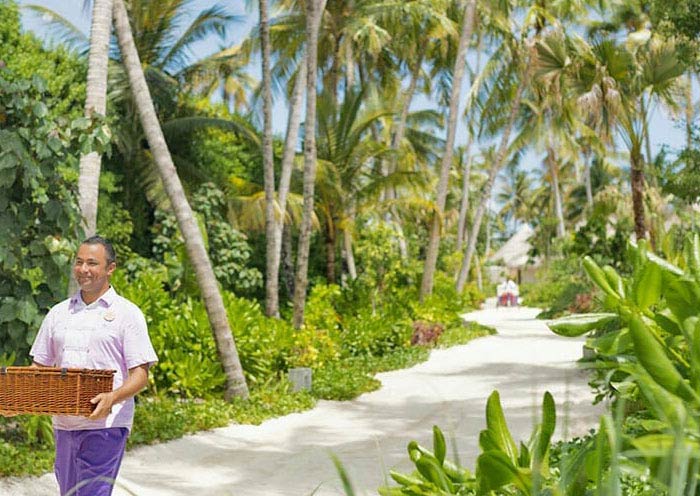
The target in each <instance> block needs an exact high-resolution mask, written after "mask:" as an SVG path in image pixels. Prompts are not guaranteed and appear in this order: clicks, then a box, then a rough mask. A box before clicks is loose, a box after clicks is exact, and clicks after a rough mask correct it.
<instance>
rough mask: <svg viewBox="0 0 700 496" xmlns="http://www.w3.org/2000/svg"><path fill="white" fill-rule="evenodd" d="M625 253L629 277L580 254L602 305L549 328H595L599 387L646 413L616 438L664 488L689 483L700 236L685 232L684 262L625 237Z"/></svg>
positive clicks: (694, 457)
mask: <svg viewBox="0 0 700 496" xmlns="http://www.w3.org/2000/svg"><path fill="white" fill-rule="evenodd" d="M628 257H629V260H630V262H631V264H632V267H633V271H632V274H631V275H630V276H629V277H623V276H621V275H620V274H618V272H617V271H615V269H614V268H612V267H611V266H609V265H606V266H604V267H602V268H601V267H600V266H599V265H598V264H596V263H595V261H593V259H591V258H586V259H584V267H585V269H586V271H587V273H588V274H589V276H590V278H591V280H592V281H593V282H594V283H595V285H596V286H597V287H598V288H599V289H600V291H601V294H602V297H601V304H602V306H603V308H604V310H606V312H603V313H597V314H582V315H578V316H570V317H565V318H562V319H559V320H557V321H554V322H552V323H550V328H551V329H552V330H553V331H554V332H556V333H558V334H561V335H564V336H579V335H583V334H586V333H589V332H591V331H594V333H592V335H591V337H589V339H588V340H587V346H588V347H590V348H591V349H592V350H593V352H594V353H595V358H594V360H593V363H592V364H591V366H592V367H594V368H595V369H596V370H598V371H600V372H599V373H600V375H599V384H602V386H599V387H604V388H607V391H605V393H607V394H608V395H610V396H611V397H612V398H613V399H614V401H615V402H618V403H621V402H633V403H635V404H636V405H637V408H641V409H642V413H643V414H644V415H645V416H647V417H648V419H647V420H646V421H644V422H640V423H638V428H637V429H636V430H635V431H634V432H631V433H629V434H628V435H627V436H626V437H625V438H624V439H623V442H624V443H625V444H626V445H629V446H631V447H633V448H634V450H635V454H634V455H633V456H630V458H631V459H633V460H634V461H635V462H637V463H643V464H644V465H645V466H646V467H648V470H649V473H650V475H651V476H652V477H653V478H654V480H655V481H657V482H659V483H661V484H665V485H666V486H667V487H668V488H671V489H672V488H673V487H676V486H678V485H679V484H680V487H681V488H682V487H694V484H695V483H694V482H693V480H694V477H695V476H696V474H697V471H698V464H699V463H700V462H699V461H698V460H699V459H700V456H699V455H698V447H699V446H698V441H697V439H698V438H700V430H699V429H698V424H697V421H696V419H697V412H698V409H700V354H699V353H700V351H699V350H700V325H698V322H700V315H699V312H700V310H698V309H700V239H699V238H698V236H697V234H696V235H694V236H692V237H691V238H688V240H687V242H686V245H685V250H684V257H683V265H684V267H683V268H682V267H679V266H676V265H673V264H671V263H669V262H668V261H666V260H664V259H662V258H660V257H658V256H657V255H655V254H653V253H652V252H651V251H650V250H649V248H648V246H647V244H646V243H645V242H644V241H641V242H640V243H639V244H638V245H635V244H633V243H630V245H629V248H628ZM601 375H604V376H605V379H604V380H602V379H600V376H601ZM680 446H687V449H685V448H683V449H680V448H679V447H680ZM679 470H681V471H682V472H683V473H685V474H687V475H688V477H689V479H688V480H687V481H686V480H685V476H682V473H680V472H678V471H679ZM674 485H675V486H674Z"/></svg>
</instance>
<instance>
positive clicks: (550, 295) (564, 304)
mask: <svg viewBox="0 0 700 496" xmlns="http://www.w3.org/2000/svg"><path fill="white" fill-rule="evenodd" d="M536 279H537V282H536V283H524V284H522V285H521V286H520V294H521V296H522V299H523V301H524V302H525V304H526V305H528V306H532V307H538V308H544V309H545V311H543V312H542V313H541V314H540V315H539V317H540V318H553V317H556V316H559V315H562V314H563V313H566V312H581V311H588V310H591V309H593V308H595V307H591V306H588V307H583V308H581V307H580V305H579V304H577V303H579V302H580V301H581V299H582V298H581V296H579V295H591V289H590V286H589V284H588V283H587V282H586V279H585V274H584V272H583V269H582V267H581V260H580V258H579V257H570V258H565V259H555V260H552V261H551V262H550V263H549V264H548V265H545V266H543V267H541V268H540V269H539V270H538V272H537V276H536ZM577 297H578V298H579V302H577ZM584 301H585V302H586V303H587V304H592V303H593V302H592V301H591V299H590V297H588V298H586V299H585V300H584Z"/></svg>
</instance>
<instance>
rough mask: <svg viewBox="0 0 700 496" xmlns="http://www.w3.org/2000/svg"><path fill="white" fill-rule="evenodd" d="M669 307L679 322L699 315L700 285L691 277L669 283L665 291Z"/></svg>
mask: <svg viewBox="0 0 700 496" xmlns="http://www.w3.org/2000/svg"><path fill="white" fill-rule="evenodd" d="M664 296H665V298H666V303H667V304H668V308H669V309H670V310H671V312H673V315H674V316H675V317H676V321H677V322H683V321H684V320H685V319H687V318H688V317H693V316H695V315H697V309H698V308H700V286H699V285H698V283H697V282H695V281H694V280H691V279H685V278H681V279H677V280H675V281H672V282H671V283H669V284H668V285H667V286H666V288H665V291H664Z"/></svg>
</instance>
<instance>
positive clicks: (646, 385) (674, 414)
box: [621, 364, 692, 432]
mask: <svg viewBox="0 0 700 496" xmlns="http://www.w3.org/2000/svg"><path fill="white" fill-rule="evenodd" d="M621 369H622V370H624V371H626V372H628V373H630V374H632V375H633V376H634V378H635V380H636V383H637V386H638V387H639V390H640V391H641V392H642V395H643V396H644V398H645V399H646V400H647V404H648V405H649V407H650V408H651V411H652V412H653V413H654V415H655V416H656V417H657V418H658V419H660V420H662V421H664V422H666V424H667V425H668V426H669V427H672V428H673V429H674V430H675V431H677V432H679V431H682V430H683V429H684V428H685V425H686V423H687V422H692V419H690V418H689V417H688V411H687V409H686V406H685V402H684V401H683V400H681V399H680V398H679V397H678V396H676V395H674V394H671V393H670V392H668V391H667V390H666V389H665V388H663V387H661V386H660V385H659V384H658V383H657V382H656V381H655V380H654V379H653V378H652V377H651V376H650V375H649V374H648V373H647V372H646V371H645V370H644V369H643V368H642V367H641V366H640V365H633V364H628V365H626V366H623V367H621Z"/></svg>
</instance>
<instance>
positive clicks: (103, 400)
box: [88, 363, 148, 420]
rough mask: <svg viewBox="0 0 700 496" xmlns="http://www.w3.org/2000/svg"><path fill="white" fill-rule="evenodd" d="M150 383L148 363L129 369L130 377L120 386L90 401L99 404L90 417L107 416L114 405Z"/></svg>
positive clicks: (92, 418) (93, 418)
mask: <svg viewBox="0 0 700 496" xmlns="http://www.w3.org/2000/svg"><path fill="white" fill-rule="evenodd" d="M147 385H148V364H145V363H144V364H143V365H139V366H137V367H134V368H131V369H129V377H127V378H126V380H125V381H124V384H122V385H121V387H120V388H118V389H115V390H114V391H110V392H109V393H100V394H98V395H97V396H95V397H94V398H93V399H91V400H90V403H92V404H93V405H97V406H96V407H95V411H93V412H92V415H90V416H89V417H88V418H89V419H90V420H97V419H101V418H105V417H107V415H109V412H110V411H111V410H112V405H114V404H115V403H119V402H120V401H124V400H126V399H129V398H131V397H132V396H135V395H136V394H137V393H138V392H139V391H141V390H142V389H144V388H145V387H146V386H147Z"/></svg>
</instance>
